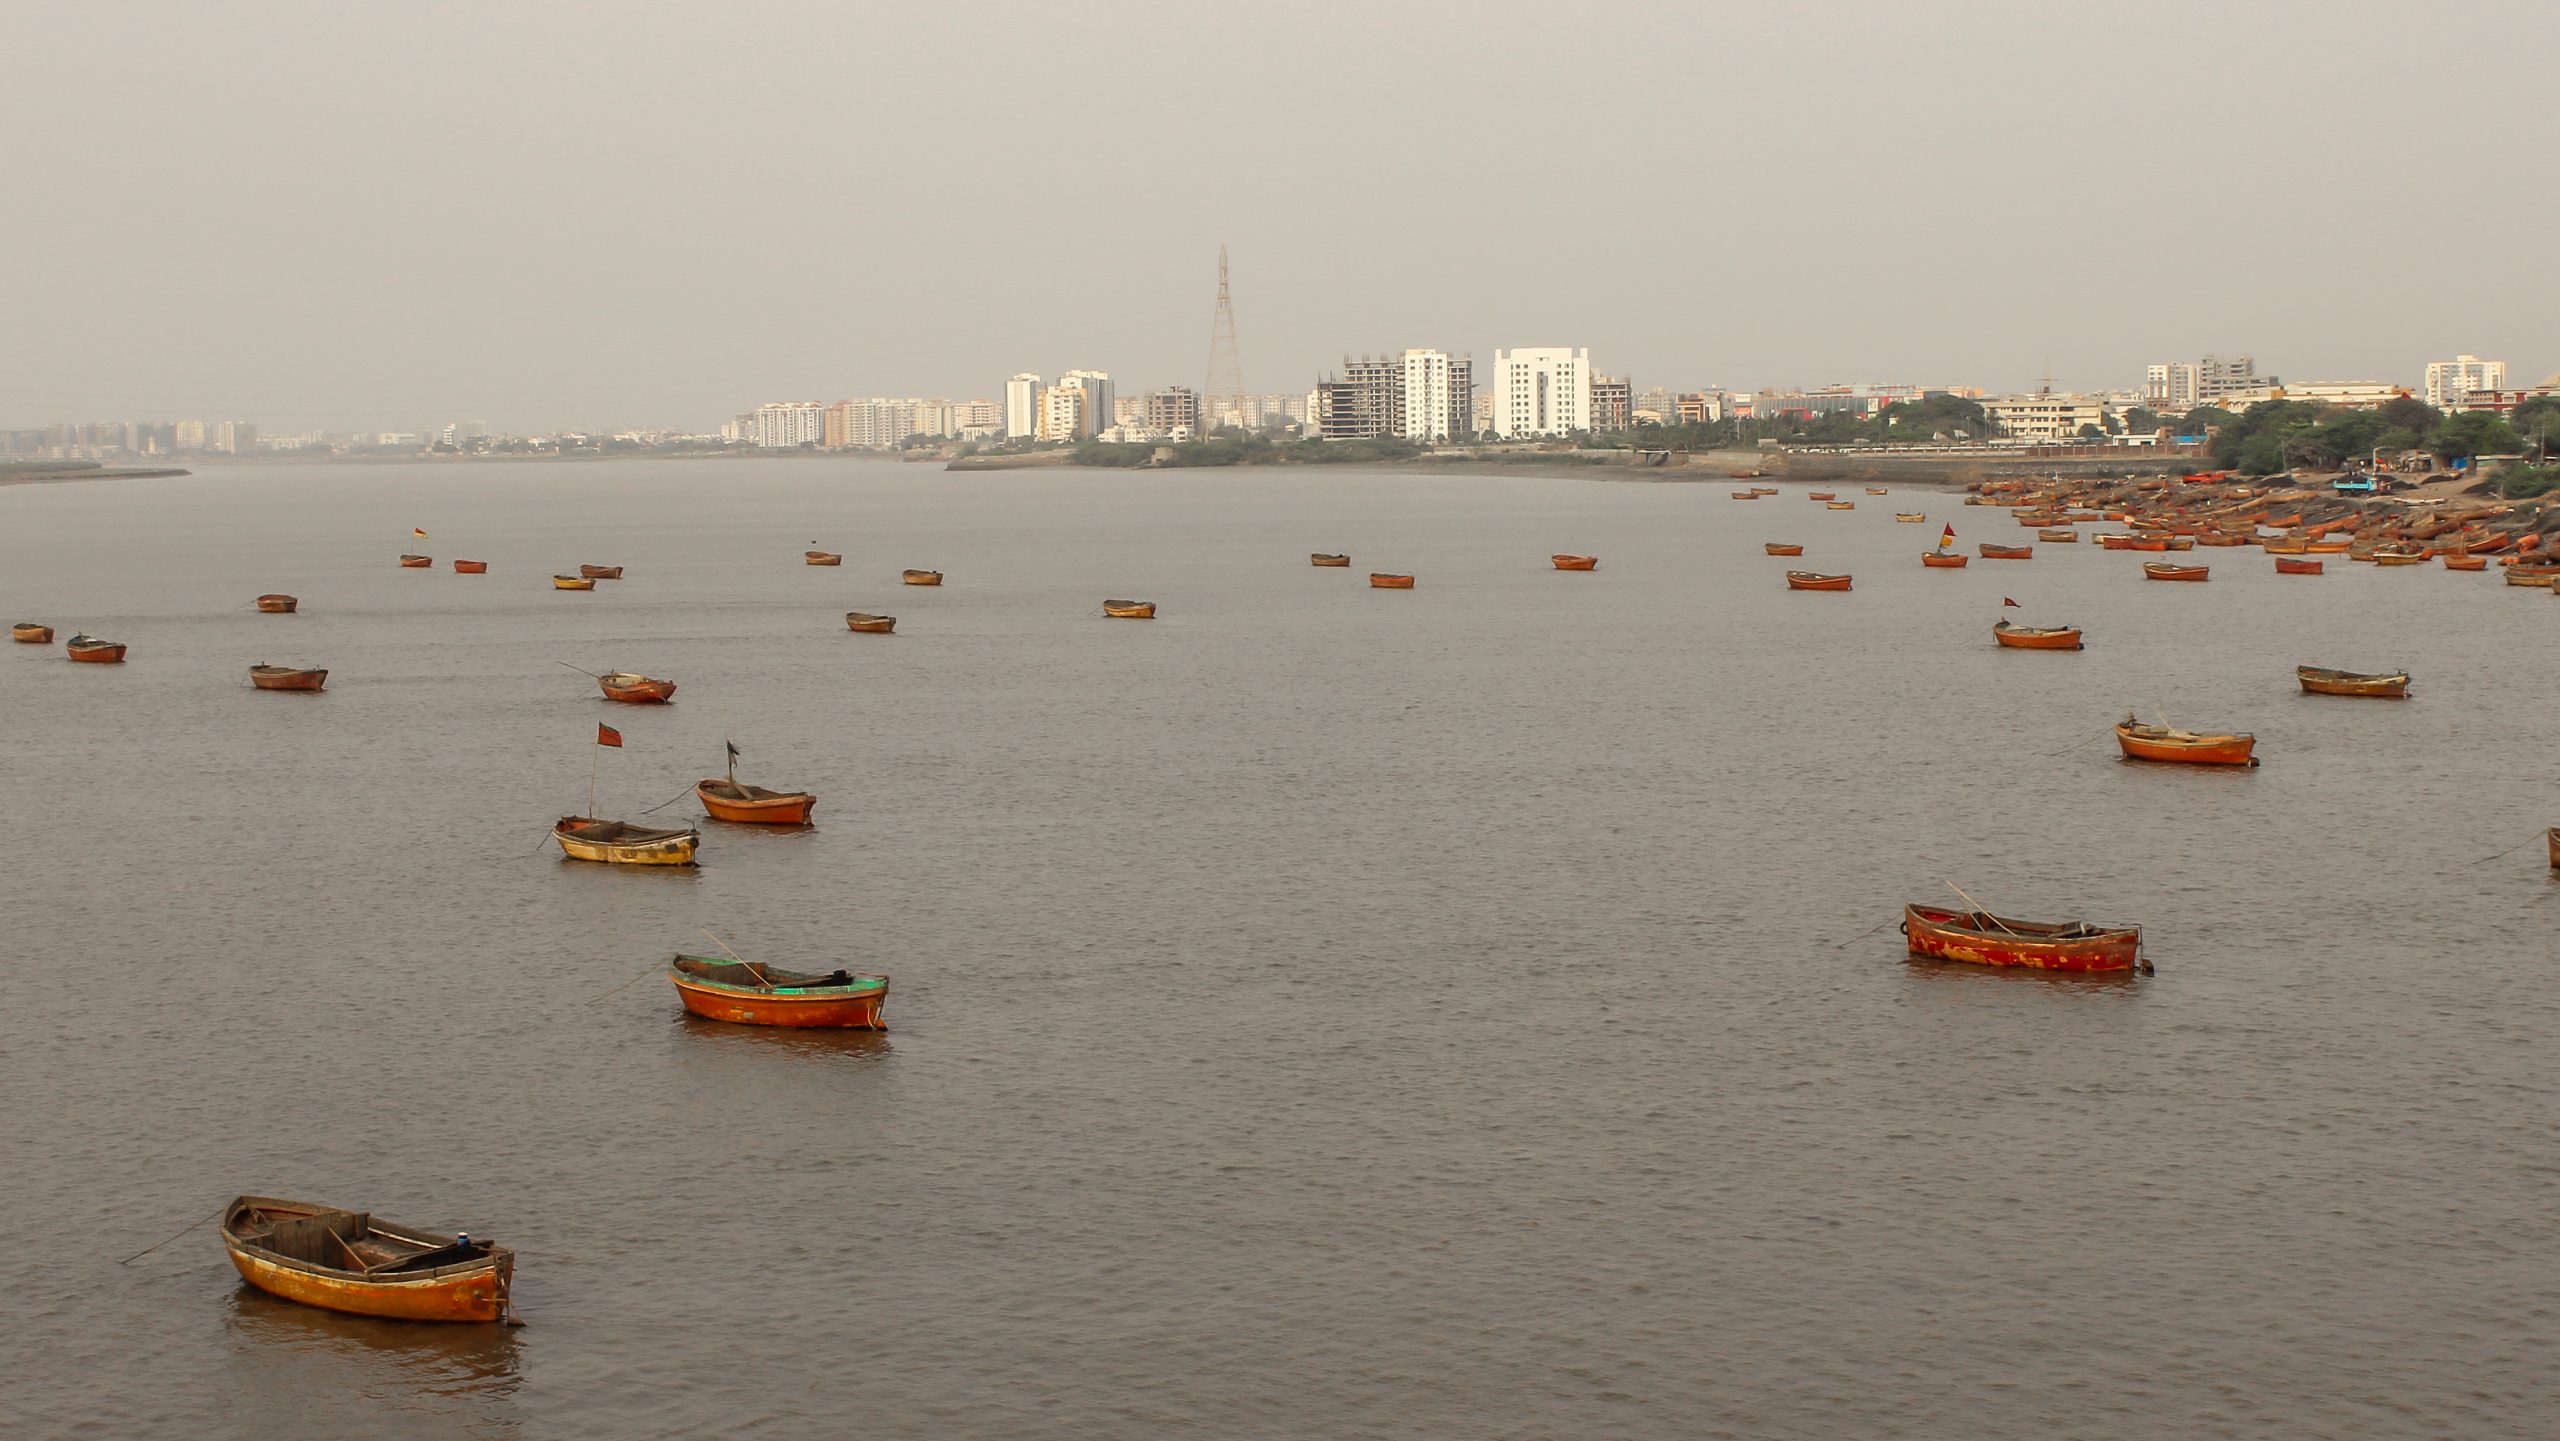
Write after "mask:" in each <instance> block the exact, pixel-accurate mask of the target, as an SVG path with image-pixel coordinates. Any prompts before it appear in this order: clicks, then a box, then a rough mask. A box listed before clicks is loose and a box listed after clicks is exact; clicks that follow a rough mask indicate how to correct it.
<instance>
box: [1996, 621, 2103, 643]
mask: <svg viewBox="0 0 2560 1441" xmlns="http://www.w3.org/2000/svg"><path fill="white" fill-rule="evenodd" d="M1991 638H1992V639H1993V640H1996V641H1998V642H2000V643H2001V644H2002V645H2005V646H2014V647H2016V648H2017V649H2019V650H2079V649H2080V648H2081V646H2080V627H2078V626H2076V625H2011V624H2009V623H2008V622H2007V621H2005V620H2004V621H2002V622H2000V623H1999V624H1998V625H1995V626H1993V627H1992V628H1991Z"/></svg>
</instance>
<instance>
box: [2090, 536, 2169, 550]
mask: <svg viewBox="0 0 2560 1441" xmlns="http://www.w3.org/2000/svg"><path fill="white" fill-rule="evenodd" d="M2098 544H2100V545H2102V546H2104V547H2106V548H2107V549H2109V550H2150V551H2161V550H2167V549H2168V548H2169V540H2168V537H2166V536H2157V535H2102V536H2099V537H2098Z"/></svg>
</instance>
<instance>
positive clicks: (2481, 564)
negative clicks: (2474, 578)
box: [2444, 550, 2489, 570]
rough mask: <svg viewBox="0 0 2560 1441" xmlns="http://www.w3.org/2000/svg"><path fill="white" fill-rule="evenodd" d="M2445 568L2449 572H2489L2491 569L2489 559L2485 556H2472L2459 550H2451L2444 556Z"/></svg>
mask: <svg viewBox="0 0 2560 1441" xmlns="http://www.w3.org/2000/svg"><path fill="white" fill-rule="evenodd" d="M2444 568H2445V569H2447V570H2487V569H2488V568H2489V557H2487V556H2485V555H2471V554H2467V553H2465V552H2462V551H2458V550H2449V551H2446V552H2445V554H2444Z"/></svg>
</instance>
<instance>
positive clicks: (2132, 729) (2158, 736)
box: [2116, 716, 2258, 766]
mask: <svg viewBox="0 0 2560 1441" xmlns="http://www.w3.org/2000/svg"><path fill="white" fill-rule="evenodd" d="M2116 744H2117V745H2118V746H2121V747H2122V748H2123V749H2124V753H2125V755H2126V756H2127V757H2128V758H2130V759H2132V760H2138V761H2167V762H2171V763H2173V764H2177V765H2190V766H2253V765H2256V764H2257V763H2258V759H2257V757H2256V756H2255V755H2254V754H2252V752H2253V751H2255V750H2256V749H2257V745H2258V738H2257V737H2256V736H2254V735H2250V734H2248V733H2247V732H2245V731H2243V732H2238V733H2234V734H2218V733H2212V732H2199V731H2187V730H2180V729H2178V728H2177V727H2176V726H2172V725H2156V726H2155V725H2144V724H2143V723H2142V722H2140V721H2137V720H2135V719H2134V718H2133V717H2132V716H2126V717H2125V718H2124V719H2123V720H2121V721H2118V722H2117V723H2116Z"/></svg>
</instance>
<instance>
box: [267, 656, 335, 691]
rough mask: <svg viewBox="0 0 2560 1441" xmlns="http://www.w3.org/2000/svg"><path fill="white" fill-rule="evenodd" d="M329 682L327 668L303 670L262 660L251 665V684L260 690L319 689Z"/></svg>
mask: <svg viewBox="0 0 2560 1441" xmlns="http://www.w3.org/2000/svg"><path fill="white" fill-rule="evenodd" d="M328 683H329V673H328V672H327V671H325V670H302V669H300V668H298V667H295V666H289V665H269V664H267V663H266V662H265V661H260V662H258V663H257V664H256V665H253V666H251V667H249V684H251V685H253V686H256V687H257V688H258V689H260V690H318V689H320V688H321V687H322V686H325V685H327V684H328Z"/></svg>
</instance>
